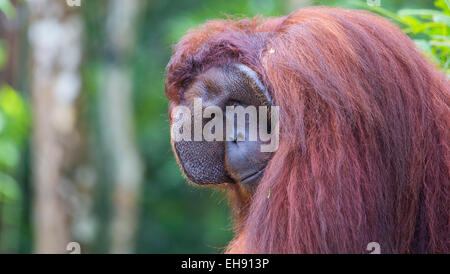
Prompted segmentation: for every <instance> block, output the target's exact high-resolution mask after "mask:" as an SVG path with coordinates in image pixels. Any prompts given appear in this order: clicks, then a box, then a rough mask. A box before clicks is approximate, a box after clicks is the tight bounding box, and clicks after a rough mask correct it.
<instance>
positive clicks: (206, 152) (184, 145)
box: [172, 64, 272, 190]
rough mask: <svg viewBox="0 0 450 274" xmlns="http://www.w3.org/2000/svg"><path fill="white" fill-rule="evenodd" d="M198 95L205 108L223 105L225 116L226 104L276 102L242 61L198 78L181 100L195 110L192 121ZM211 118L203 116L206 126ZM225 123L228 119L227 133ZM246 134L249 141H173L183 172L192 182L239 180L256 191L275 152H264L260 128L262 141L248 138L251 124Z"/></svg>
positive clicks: (205, 182) (213, 182) (250, 104)
mask: <svg viewBox="0 0 450 274" xmlns="http://www.w3.org/2000/svg"><path fill="white" fill-rule="evenodd" d="M195 98H201V99H202V103H203V108H205V107H208V106H217V107H219V108H221V109H222V111H223V113H224V116H225V112H226V106H243V107H244V108H245V107H247V106H255V107H256V109H257V110H258V107H259V106H270V105H272V101H271V99H270V96H269V94H268V92H267V90H266V89H265V88H264V87H263V86H262V84H261V82H260V81H259V79H258V77H257V75H256V73H255V72H253V71H252V70H251V69H249V68H248V67H246V66H243V65H240V64H233V65H224V66H220V67H212V68H210V69H209V70H207V71H206V72H204V73H202V74H200V75H198V76H197V77H196V78H195V80H194V81H193V83H192V84H191V85H190V87H189V88H188V90H187V91H186V92H185V93H184V97H183V98H182V100H181V102H180V105H181V106H186V107H188V108H189V109H190V110H191V113H192V117H191V121H192V123H193V121H194V117H193V115H194V110H193V106H194V99H195ZM258 115H259V114H258ZM246 118H248V117H246ZM209 120H210V119H206V118H203V126H204V125H205V124H206V123H207V122H208V121H209ZM246 123H248V119H246ZM225 125H226V123H225V121H224V128H223V132H224V133H225V132H226V130H225ZM235 126H236V125H235ZM258 126H259V124H258ZM192 128H193V126H192ZM235 132H237V130H236V128H235ZM245 135H246V138H245V141H211V142H208V141H204V140H203V141H180V142H174V141H173V140H172V146H173V149H174V151H175V155H176V157H177V161H178V163H179V165H180V167H181V169H182V171H183V173H184V174H185V176H186V177H187V178H188V180H189V181H191V182H192V183H195V184H199V185H210V184H223V183H239V184H241V185H242V186H243V187H244V188H245V189H247V190H253V189H254V188H255V187H256V185H257V183H258V182H259V180H260V179H261V177H262V175H263V174H264V168H265V167H266V165H267V163H268V161H269V160H270V158H271V156H272V153H268V152H261V150H260V147H261V144H263V142H262V141H261V140H259V128H258V141H249V140H248V137H249V134H248V126H247V127H246V134H245ZM192 140H193V133H192Z"/></svg>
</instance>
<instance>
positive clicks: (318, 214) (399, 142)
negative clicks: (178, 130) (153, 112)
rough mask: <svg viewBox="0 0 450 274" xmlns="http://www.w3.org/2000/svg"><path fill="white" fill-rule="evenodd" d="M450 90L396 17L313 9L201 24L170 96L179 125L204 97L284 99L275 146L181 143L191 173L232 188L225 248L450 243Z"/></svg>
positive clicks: (215, 101)
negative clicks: (182, 113)
mask: <svg viewBox="0 0 450 274" xmlns="http://www.w3.org/2000/svg"><path fill="white" fill-rule="evenodd" d="M449 87H450V85H449V80H448V79H447V78H446V77H445V75H444V74H442V73H441V72H439V70H438V69H437V68H436V67H435V66H434V65H433V64H431V63H430V62H429V61H428V60H427V59H426V58H425V57H424V56H423V55H422V54H421V53H420V51H419V50H418V48H417V47H416V46H415V44H414V43H413V41H412V40H411V39H409V38H408V37H407V36H406V35H404V34H403V33H402V31H401V30H399V29H398V28H397V27H396V26H394V25H393V24H391V23H389V22H388V21H387V20H385V19H383V18H381V17H379V16H376V15H374V14H371V13H369V12H365V11H357V10H344V9H337V8H325V7H312V8H305V9H300V10H298V11H295V12H293V13H291V14H289V15H288V16H285V17H278V18H266V19H263V18H261V17H256V18H253V19H242V20H237V21H232V20H214V21H209V22H207V23H206V24H204V25H202V26H200V27H199V28H196V29H193V30H191V31H189V32H188V33H187V34H186V35H185V36H184V37H183V38H182V39H181V41H180V42H179V43H178V44H177V45H176V46H175V49H174V53H173V56H172V58H171V60H170V62H169V64H168V66H167V80H166V85H165V92H166V95H167V97H168V98H169V100H170V112H171V113H170V116H171V125H173V123H174V115H173V113H172V111H173V110H174V109H175V107H178V106H184V107H187V108H189V109H190V108H192V105H193V101H194V100H195V99H199V98H200V99H202V100H203V102H204V104H205V105H215V106H218V107H220V108H222V109H225V108H226V107H227V106H230V105H233V106H234V105H240V106H261V105H266V106H278V107H279V114H280V115H279V117H280V118H279V135H280V139H279V146H278V149H277V150H276V151H274V152H261V150H260V149H259V146H258V145H257V144H259V143H260V142H261V141H260V140H257V141H252V142H251V141H248V140H247V139H245V140H244V141H236V140H215V141H205V140H203V141H180V142H174V141H173V140H172V147H173V150H174V152H175V155H176V158H177V161H178V163H179V165H180V169H181V170H182V172H183V174H184V175H185V177H186V178H187V179H188V181H190V182H191V183H194V184H197V185H208V186H219V185H220V186H222V188H224V189H226V190H227V191H228V193H229V195H230V201H231V202H230V203H231V206H232V208H233V212H234V216H235V228H234V229H235V237H234V239H233V240H232V241H231V243H230V244H229V245H228V248H227V250H226V252H228V253H366V252H367V251H366V246H367V244H368V243H370V242H377V243H379V244H380V247H381V252H382V253H449V243H450V240H449V205H450V203H449V162H450V154H449V144H450V140H449V132H450V131H449V123H450V111H449V102H450V100H449V99H450V96H449ZM203 118H204V117H203ZM206 120H208V119H206V118H205V121H206ZM255 144H256V145H255Z"/></svg>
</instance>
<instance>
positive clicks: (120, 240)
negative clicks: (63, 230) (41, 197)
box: [100, 0, 142, 253]
mask: <svg viewBox="0 0 450 274" xmlns="http://www.w3.org/2000/svg"><path fill="white" fill-rule="evenodd" d="M108 8H109V12H108V19H107V26H106V27H107V41H106V43H105V44H106V50H107V54H105V56H107V59H105V60H104V62H105V73H104V75H103V76H104V78H103V79H102V80H103V81H102V88H101V92H100V116H101V117H100V118H101V129H102V134H103V136H102V139H103V143H104V145H105V149H106V155H108V156H110V157H108V159H107V162H106V164H107V169H108V172H109V173H110V174H111V177H110V178H112V180H113V182H112V183H113V185H114V190H113V208H114V209H113V210H114V216H113V220H112V228H111V229H112V231H111V237H112V241H111V252H112V253H131V252H133V251H134V247H135V244H134V241H135V239H134V236H135V230H136V220H137V214H138V213H137V198H136V197H137V191H138V188H139V186H140V183H141V180H142V164H141V160H140V157H139V155H138V152H137V149H136V144H135V136H134V127H133V124H134V119H133V107H132V80H131V77H130V71H129V70H128V61H129V57H130V53H131V52H132V50H133V48H134V44H135V43H134V41H135V38H134V33H135V22H134V20H135V19H136V15H137V12H138V8H139V1H138V0H127V1H123V0H110V1H109V7H108Z"/></svg>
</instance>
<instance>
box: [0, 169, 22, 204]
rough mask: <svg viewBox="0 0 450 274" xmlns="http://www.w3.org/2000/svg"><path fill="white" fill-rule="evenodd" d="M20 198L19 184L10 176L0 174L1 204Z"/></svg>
mask: <svg viewBox="0 0 450 274" xmlns="http://www.w3.org/2000/svg"><path fill="white" fill-rule="evenodd" d="M19 198H20V189H19V186H18V185H17V182H16V181H15V180H14V179H13V178H11V177H10V176H8V175H6V174H4V173H2V172H0V203H2V202H10V201H14V200H17V199H19Z"/></svg>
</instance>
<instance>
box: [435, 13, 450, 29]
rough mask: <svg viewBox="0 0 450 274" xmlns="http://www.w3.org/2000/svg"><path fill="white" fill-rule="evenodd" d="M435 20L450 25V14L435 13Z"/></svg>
mask: <svg viewBox="0 0 450 274" xmlns="http://www.w3.org/2000/svg"><path fill="white" fill-rule="evenodd" d="M433 21H434V22H436V23H444V24H445V25H447V27H450V16H448V15H445V14H436V15H433Z"/></svg>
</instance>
